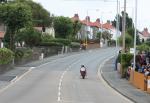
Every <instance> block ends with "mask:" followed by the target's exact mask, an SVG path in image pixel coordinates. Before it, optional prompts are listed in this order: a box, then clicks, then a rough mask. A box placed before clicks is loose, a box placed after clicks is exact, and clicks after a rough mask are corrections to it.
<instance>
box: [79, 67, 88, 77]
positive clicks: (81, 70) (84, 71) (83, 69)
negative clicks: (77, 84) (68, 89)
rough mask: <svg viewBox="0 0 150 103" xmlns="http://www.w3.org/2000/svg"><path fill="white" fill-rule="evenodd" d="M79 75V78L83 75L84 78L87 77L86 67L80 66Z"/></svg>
mask: <svg viewBox="0 0 150 103" xmlns="http://www.w3.org/2000/svg"><path fill="white" fill-rule="evenodd" d="M80 73H81V76H82V74H84V75H85V76H86V75H87V71H86V67H85V66H84V65H81V68H80Z"/></svg>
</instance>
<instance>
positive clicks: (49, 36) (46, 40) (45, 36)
mask: <svg viewBox="0 0 150 103" xmlns="http://www.w3.org/2000/svg"><path fill="white" fill-rule="evenodd" d="M51 39H53V37H52V36H51V35H48V34H46V35H42V42H48V41H49V40H51Z"/></svg>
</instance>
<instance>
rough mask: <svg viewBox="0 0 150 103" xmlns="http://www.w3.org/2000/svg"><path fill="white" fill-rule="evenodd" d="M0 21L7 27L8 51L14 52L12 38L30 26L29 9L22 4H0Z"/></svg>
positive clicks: (30, 16)
mask: <svg viewBox="0 0 150 103" xmlns="http://www.w3.org/2000/svg"><path fill="white" fill-rule="evenodd" d="M0 21H1V22H2V23H4V24H5V25H6V26H7V34H8V35H9V36H8V37H9V40H10V46H9V47H10V49H11V50H14V37H15V34H16V32H17V31H18V30H19V29H21V28H24V27H27V26H29V25H31V24H32V22H31V21H32V14H31V9H30V7H29V6H28V5H24V4H22V3H18V2H17V3H7V4H0Z"/></svg>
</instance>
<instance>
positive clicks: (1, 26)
mask: <svg viewBox="0 0 150 103" xmlns="http://www.w3.org/2000/svg"><path fill="white" fill-rule="evenodd" d="M5 29H6V28H5V26H4V24H1V23H0V48H2V47H3V42H2V39H3V38H4V35H5Z"/></svg>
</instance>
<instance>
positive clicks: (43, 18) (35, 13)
mask: <svg viewBox="0 0 150 103" xmlns="http://www.w3.org/2000/svg"><path fill="white" fill-rule="evenodd" d="M15 2H20V3H24V4H27V5H28V6H30V8H31V11H32V19H33V24H34V26H45V27H46V26H52V21H53V15H52V14H50V13H49V12H48V11H47V10H46V9H44V8H43V7H42V6H41V5H40V4H39V3H36V2H34V1H32V0H15Z"/></svg>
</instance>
